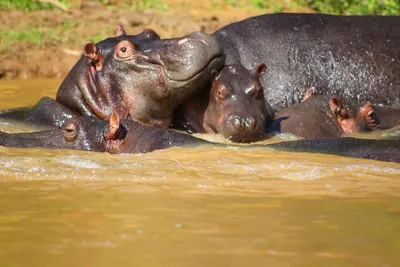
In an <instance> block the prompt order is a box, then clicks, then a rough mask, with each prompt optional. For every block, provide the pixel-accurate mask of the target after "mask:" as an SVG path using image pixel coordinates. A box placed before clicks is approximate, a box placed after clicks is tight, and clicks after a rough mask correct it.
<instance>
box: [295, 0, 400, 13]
mask: <svg viewBox="0 0 400 267" xmlns="http://www.w3.org/2000/svg"><path fill="white" fill-rule="evenodd" d="M295 1H296V2H298V3H300V4H303V5H306V6H309V7H310V8H312V9H314V10H315V11H317V12H322V13H328V14H337V15H400V1H399V0H295Z"/></svg>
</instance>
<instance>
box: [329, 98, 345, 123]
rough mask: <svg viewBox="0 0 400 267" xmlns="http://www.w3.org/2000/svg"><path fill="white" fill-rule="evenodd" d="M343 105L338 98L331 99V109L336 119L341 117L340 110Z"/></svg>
mask: <svg viewBox="0 0 400 267" xmlns="http://www.w3.org/2000/svg"><path fill="white" fill-rule="evenodd" d="M341 107H342V106H341V104H340V100H339V99H338V98H337V97H334V96H333V97H331V98H330V99H329V108H330V109H331V111H332V113H333V115H335V117H336V118H338V117H339V113H340V109H341Z"/></svg>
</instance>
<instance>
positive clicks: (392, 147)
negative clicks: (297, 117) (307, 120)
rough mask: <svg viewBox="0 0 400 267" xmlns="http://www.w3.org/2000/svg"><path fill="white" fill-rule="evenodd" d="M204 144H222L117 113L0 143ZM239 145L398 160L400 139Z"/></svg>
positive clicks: (145, 147)
mask: <svg viewBox="0 0 400 267" xmlns="http://www.w3.org/2000/svg"><path fill="white" fill-rule="evenodd" d="M207 144H208V145H213V146H224V145H223V144H215V143H211V142H208V141H205V140H201V139H198V138H195V137H193V136H190V135H186V134H183V133H179V132H175V131H172V130H165V129H157V128H154V127H149V126H145V125H142V124H140V123H137V122H135V121H132V120H126V119H124V120H119V118H118V115H116V113H113V114H112V115H111V116H110V120H109V121H107V120H100V119H99V118H97V117H93V116H80V117H75V118H72V119H69V120H67V121H66V122H65V124H64V126H63V127H62V128H61V129H59V128H56V129H52V130H45V131H38V132H31V133H16V134H7V133H4V132H1V131H0V146H6V147H44V148H53V149H77V150H87V151H96V152H108V153H113V154H118V153H146V152H151V151H154V150H157V149H166V148H169V147H174V146H185V147H193V146H198V145H207ZM240 148H242V149H247V148H250V149H253V148H257V149H260V148H261V149H265V148H272V149H276V150H283V151H291V152H313V153H324V154H333V155H342V156H348V157H355V158H367V159H375V160H383V161H393V162H399V163H400V140H370V139H355V138H336V139H322V140H321V139H314V140H297V141H291V142H283V143H278V144H270V145H249V146H241V147H240Z"/></svg>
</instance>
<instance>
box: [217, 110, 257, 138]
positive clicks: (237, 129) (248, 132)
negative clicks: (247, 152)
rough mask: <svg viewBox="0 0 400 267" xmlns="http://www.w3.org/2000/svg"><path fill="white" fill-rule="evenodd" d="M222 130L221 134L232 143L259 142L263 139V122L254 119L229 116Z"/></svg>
mask: <svg viewBox="0 0 400 267" xmlns="http://www.w3.org/2000/svg"><path fill="white" fill-rule="evenodd" d="M224 128H225V129H224V130H223V133H222V134H223V135H224V137H225V138H227V139H229V140H231V141H233V142H252V141H260V140H262V139H263V138H264V127H263V122H262V120H260V119H256V118H255V117H245V118H241V117H239V116H231V117H230V118H228V119H227V120H226V125H225V127H224Z"/></svg>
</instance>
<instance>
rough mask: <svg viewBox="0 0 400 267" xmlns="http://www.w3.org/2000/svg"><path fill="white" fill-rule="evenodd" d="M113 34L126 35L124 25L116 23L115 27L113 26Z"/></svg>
mask: <svg viewBox="0 0 400 267" xmlns="http://www.w3.org/2000/svg"><path fill="white" fill-rule="evenodd" d="M115 35H116V36H117V37H120V36H124V35H126V32H125V30H124V27H123V26H122V24H118V25H117V27H116V28H115Z"/></svg>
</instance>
